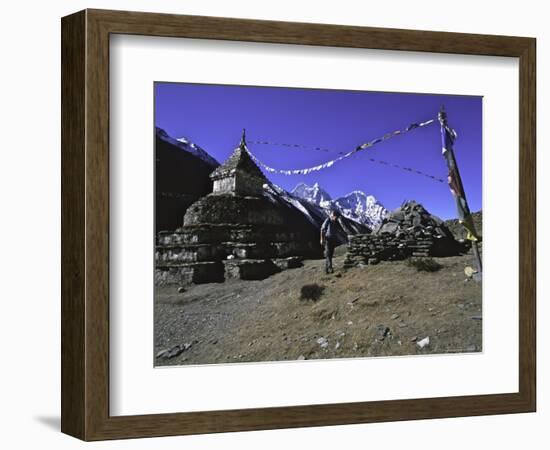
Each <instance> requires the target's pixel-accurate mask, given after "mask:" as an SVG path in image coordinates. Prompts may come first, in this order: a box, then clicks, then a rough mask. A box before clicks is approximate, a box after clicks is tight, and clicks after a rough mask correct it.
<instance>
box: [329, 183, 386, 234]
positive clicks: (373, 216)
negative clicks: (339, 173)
mask: <svg viewBox="0 0 550 450" xmlns="http://www.w3.org/2000/svg"><path fill="white" fill-rule="evenodd" d="M331 206H332V207H333V208H334V207H336V208H337V209H338V210H339V211H340V213H341V214H342V215H344V216H346V217H349V218H350V219H353V220H357V221H358V222H361V223H364V224H367V225H371V226H376V225H378V224H379V223H380V222H382V220H383V219H384V217H386V214H388V211H387V210H386V208H384V206H382V204H381V203H379V202H378V200H376V198H374V197H373V196H372V195H366V194H365V193H364V192H362V191H353V192H350V193H349V194H348V195H345V196H344V197H340V198H337V199H336V200H333V201H332V205H331Z"/></svg>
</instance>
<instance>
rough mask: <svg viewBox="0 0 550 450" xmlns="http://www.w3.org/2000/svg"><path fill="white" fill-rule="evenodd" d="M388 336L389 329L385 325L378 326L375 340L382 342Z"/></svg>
mask: <svg viewBox="0 0 550 450" xmlns="http://www.w3.org/2000/svg"><path fill="white" fill-rule="evenodd" d="M389 334H390V328H389V327H386V326H385V325H379V326H378V331H377V333H376V339H377V340H378V341H380V342H382V341H383V340H384V339H386V337H387V336H388V335H389Z"/></svg>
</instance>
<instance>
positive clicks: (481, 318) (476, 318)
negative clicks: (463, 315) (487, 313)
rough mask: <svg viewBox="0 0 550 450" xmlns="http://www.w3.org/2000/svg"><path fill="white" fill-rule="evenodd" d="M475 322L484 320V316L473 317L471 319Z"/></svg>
mask: <svg viewBox="0 0 550 450" xmlns="http://www.w3.org/2000/svg"><path fill="white" fill-rule="evenodd" d="M471 318H472V319H473V320H483V317H482V316H472V317H471Z"/></svg>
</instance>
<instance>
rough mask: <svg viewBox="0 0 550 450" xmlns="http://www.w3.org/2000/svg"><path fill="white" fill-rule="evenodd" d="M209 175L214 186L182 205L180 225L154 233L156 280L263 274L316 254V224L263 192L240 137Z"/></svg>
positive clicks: (170, 281)
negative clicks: (187, 205)
mask: <svg viewBox="0 0 550 450" xmlns="http://www.w3.org/2000/svg"><path fill="white" fill-rule="evenodd" d="M210 177H211V179H212V180H213V182H214V191H213V192H212V193H211V194H209V195H207V196H205V197H203V198H201V199H200V200H198V201H197V202H195V203H194V204H192V205H191V206H190V207H189V208H188V209H187V211H186V213H185V216H184V221H183V227H181V228H179V229H177V230H176V231H175V232H161V233H159V236H158V245H157V248H156V254H155V259H156V270H155V282H156V283H157V284H185V283H210V282H222V281H224V280H227V279H231V278H240V279H249V280H253V279H263V278H266V277H268V276H270V275H272V274H274V273H276V272H278V271H280V270H284V269H289V268H293V267H299V266H300V265H301V260H302V258H304V257H318V256H320V255H319V253H320V248H319V245H318V233H317V231H316V229H315V227H313V226H312V224H311V223H309V222H308V221H307V220H306V219H305V218H304V217H303V215H302V214H300V212H299V211H298V210H296V209H293V208H290V207H289V206H288V205H285V204H284V203H278V202H274V201H272V199H270V198H268V197H267V196H266V195H264V184H265V183H267V179H266V178H265V177H264V175H263V174H262V172H261V171H260V169H259V168H258V167H257V166H256V164H255V163H254V162H253V161H252V159H251V158H250V155H249V154H248V151H247V149H246V143H245V141H244V138H243V140H242V141H241V144H240V145H239V147H238V148H237V149H235V151H234V152H233V154H232V155H231V157H230V158H229V159H228V160H227V161H226V162H225V163H224V164H223V165H221V166H220V167H218V168H217V169H216V170H214V172H212V174H211V175H210Z"/></svg>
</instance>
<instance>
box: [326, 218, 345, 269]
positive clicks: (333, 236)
mask: <svg viewBox="0 0 550 450" xmlns="http://www.w3.org/2000/svg"><path fill="white" fill-rule="evenodd" d="M339 231H341V232H343V233H344V234H347V229H346V226H345V225H344V224H343V223H342V219H341V217H340V213H339V212H338V211H335V210H332V211H331V212H330V214H329V216H328V218H327V219H326V220H325V221H324V222H323V225H321V247H324V250H325V273H327V274H328V273H334V269H333V267H332V257H333V256H334V248H335V247H336V245H337V244H338V232H339Z"/></svg>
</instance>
